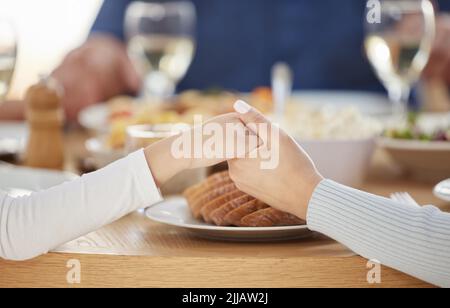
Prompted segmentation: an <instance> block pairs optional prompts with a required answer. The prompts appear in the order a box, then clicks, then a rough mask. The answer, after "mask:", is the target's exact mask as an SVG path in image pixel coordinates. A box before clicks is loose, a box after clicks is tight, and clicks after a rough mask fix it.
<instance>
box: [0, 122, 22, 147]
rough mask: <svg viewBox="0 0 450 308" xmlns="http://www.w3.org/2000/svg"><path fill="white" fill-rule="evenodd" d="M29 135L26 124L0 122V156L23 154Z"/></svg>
mask: <svg viewBox="0 0 450 308" xmlns="http://www.w3.org/2000/svg"><path fill="white" fill-rule="evenodd" d="M27 135H28V133H27V126H26V124H25V122H9V121H7V122H0V154H16V153H20V152H22V151H23V149H24V147H25V144H26V139H27Z"/></svg>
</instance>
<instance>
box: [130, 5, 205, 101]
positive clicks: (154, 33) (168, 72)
mask: <svg viewBox="0 0 450 308" xmlns="http://www.w3.org/2000/svg"><path fill="white" fill-rule="evenodd" d="M195 27H196V11H195V7H194V5H193V4H192V3H191V2H188V1H181V2H167V3H146V2H133V3H131V4H130V5H129V6H128V8H127V11H126V15H125V36H126V40H127V46H128V53H129V56H130V58H131V60H132V61H133V63H134V65H135V67H136V68H137V70H138V71H139V72H140V73H141V74H142V76H143V78H144V89H143V96H146V97H152V98H158V99H163V98H167V97H170V96H172V95H173V94H174V93H175V90H176V85H177V83H178V82H179V81H180V80H181V79H182V78H183V77H184V76H185V75H186V72H187V70H188V68H189V66H190V65H191V62H192V59H193V57H194V52H195Z"/></svg>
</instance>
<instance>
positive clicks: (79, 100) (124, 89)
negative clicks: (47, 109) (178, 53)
mask: <svg viewBox="0 0 450 308" xmlns="http://www.w3.org/2000/svg"><path fill="white" fill-rule="evenodd" d="M52 77H54V78H55V79H56V80H58V81H59V82H60V83H61V84H62V86H63V87H64V92H65V93H64V99H63V104H64V108H65V110H66V114H67V117H68V119H69V120H76V117H77V115H78V113H79V111H80V110H81V109H83V108H84V107H86V106H89V105H91V104H94V103H98V102H101V101H105V100H107V99H109V98H111V97H113V96H115V95H119V94H125V93H137V92H138V91H139V88H140V86H141V80H140V77H139V75H138V73H137V72H136V70H135V69H134V67H133V65H132V63H131V61H130V59H129V57H128V55H127V52H126V48H125V46H124V44H123V43H122V42H120V41H119V40H117V39H115V38H113V37H109V36H106V35H97V36H92V37H91V38H89V39H88V40H87V41H86V43H85V44H83V45H82V46H81V47H79V48H78V49H76V50H74V51H72V52H70V53H69V54H68V55H67V56H66V58H65V59H64V61H63V62H62V64H61V65H60V66H59V67H58V68H56V70H55V71H54V72H53V73H52Z"/></svg>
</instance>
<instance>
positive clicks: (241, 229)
mask: <svg viewBox="0 0 450 308" xmlns="http://www.w3.org/2000/svg"><path fill="white" fill-rule="evenodd" d="M171 200H184V202H186V199H184V198H183V197H170V198H167V199H165V200H164V201H161V202H159V203H157V204H154V205H152V206H150V207H148V208H147V209H145V216H146V217H147V218H148V219H150V220H152V221H155V222H158V223H162V224H165V225H170V226H175V227H179V228H185V229H191V230H204V231H232V232H277V231H280V232H281V231H296V230H304V229H308V226H307V225H306V224H305V225H299V226H285V227H220V226H214V225H193V224H183V223H176V222H168V221H166V220H163V219H159V218H156V217H153V216H151V215H150V211H151V210H153V209H154V208H155V207H157V206H161V205H162V204H164V203H166V202H169V201H171Z"/></svg>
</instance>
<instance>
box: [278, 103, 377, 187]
mask: <svg viewBox="0 0 450 308" xmlns="http://www.w3.org/2000/svg"><path fill="white" fill-rule="evenodd" d="M285 121H286V122H285V123H284V124H283V125H284V126H285V128H286V130H287V131H288V132H289V133H290V134H291V135H292V136H293V137H294V138H295V139H296V140H297V141H298V143H299V144H300V145H301V146H302V147H303V149H304V150H305V151H306V152H307V153H308V154H309V155H310V157H311V158H312V159H313V161H314V163H315V164H316V167H317V168H318V170H319V172H320V173H321V174H322V175H323V176H324V177H326V178H328V179H331V180H334V181H337V182H339V183H342V184H345V185H348V186H353V187H359V186H361V184H362V183H363V181H364V179H365V177H366V174H367V172H368V170H369V168H370V163H371V160H372V156H373V153H374V150H375V147H376V138H377V136H379V135H380V133H381V132H382V124H381V122H380V121H378V120H376V119H375V118H373V117H370V116H367V115H363V114H362V113H361V112H360V111H359V110H358V109H356V108H354V107H351V106H348V107H339V108H337V107H336V106H332V105H330V106H323V107H319V108H314V107H312V106H308V105H302V104H292V105H290V106H288V112H287V116H286V120H285Z"/></svg>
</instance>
